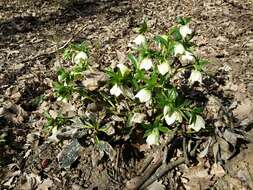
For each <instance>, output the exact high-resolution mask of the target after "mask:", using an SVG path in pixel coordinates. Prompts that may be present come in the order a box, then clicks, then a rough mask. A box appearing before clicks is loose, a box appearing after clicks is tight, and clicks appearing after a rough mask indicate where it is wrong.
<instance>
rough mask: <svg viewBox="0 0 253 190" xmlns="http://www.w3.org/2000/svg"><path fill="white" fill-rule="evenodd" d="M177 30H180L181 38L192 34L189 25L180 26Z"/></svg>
mask: <svg viewBox="0 0 253 190" xmlns="http://www.w3.org/2000/svg"><path fill="white" fill-rule="evenodd" d="M179 32H180V34H181V36H182V38H183V39H185V37H186V36H187V35H190V34H192V29H190V28H189V25H188V24H187V25H183V26H181V27H180V28H179Z"/></svg>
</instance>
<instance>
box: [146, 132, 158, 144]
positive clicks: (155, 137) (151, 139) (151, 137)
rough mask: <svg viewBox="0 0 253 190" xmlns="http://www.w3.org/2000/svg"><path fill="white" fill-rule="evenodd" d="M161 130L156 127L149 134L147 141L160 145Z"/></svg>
mask: <svg viewBox="0 0 253 190" xmlns="http://www.w3.org/2000/svg"><path fill="white" fill-rule="evenodd" d="M159 138H160V135H159V131H158V130H157V129H154V130H153V131H152V133H151V134H150V135H148V137H147V139H146V142H147V144H149V145H152V144H155V145H159Z"/></svg>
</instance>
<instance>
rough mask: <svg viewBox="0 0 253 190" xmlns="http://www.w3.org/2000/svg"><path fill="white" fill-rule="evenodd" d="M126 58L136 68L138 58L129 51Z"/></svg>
mask: <svg viewBox="0 0 253 190" xmlns="http://www.w3.org/2000/svg"><path fill="white" fill-rule="evenodd" d="M128 59H129V60H130V61H131V63H132V64H133V65H134V67H135V68H136V69H137V68H138V60H137V59H136V57H135V56H134V55H133V54H132V53H130V54H128Z"/></svg>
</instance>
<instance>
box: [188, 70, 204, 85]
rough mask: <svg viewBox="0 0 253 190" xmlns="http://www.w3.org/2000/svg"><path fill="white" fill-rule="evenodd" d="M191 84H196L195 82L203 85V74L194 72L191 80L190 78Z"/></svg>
mask: <svg viewBox="0 0 253 190" xmlns="http://www.w3.org/2000/svg"><path fill="white" fill-rule="evenodd" d="M189 82H190V84H194V83H195V82H199V83H202V74H201V72H200V71H197V70H192V72H191V75H190V78H189Z"/></svg>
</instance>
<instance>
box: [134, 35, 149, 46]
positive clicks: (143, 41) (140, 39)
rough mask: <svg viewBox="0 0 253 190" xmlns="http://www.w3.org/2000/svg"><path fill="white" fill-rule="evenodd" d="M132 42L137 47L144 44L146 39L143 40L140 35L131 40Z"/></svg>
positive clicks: (142, 36)
mask: <svg viewBox="0 0 253 190" xmlns="http://www.w3.org/2000/svg"><path fill="white" fill-rule="evenodd" d="M133 42H134V43H135V44H136V45H137V46H139V45H141V44H144V43H145V42H146V38H145V36H144V35H142V34H140V35H138V36H137V37H136V38H135V39H134V40H133Z"/></svg>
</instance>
